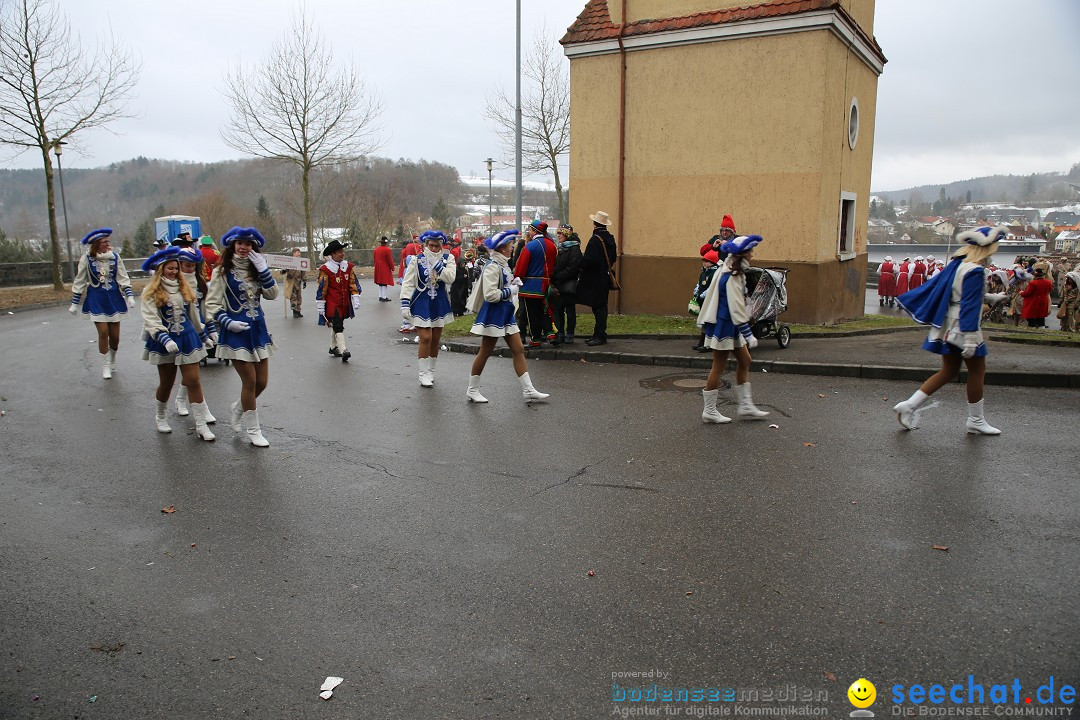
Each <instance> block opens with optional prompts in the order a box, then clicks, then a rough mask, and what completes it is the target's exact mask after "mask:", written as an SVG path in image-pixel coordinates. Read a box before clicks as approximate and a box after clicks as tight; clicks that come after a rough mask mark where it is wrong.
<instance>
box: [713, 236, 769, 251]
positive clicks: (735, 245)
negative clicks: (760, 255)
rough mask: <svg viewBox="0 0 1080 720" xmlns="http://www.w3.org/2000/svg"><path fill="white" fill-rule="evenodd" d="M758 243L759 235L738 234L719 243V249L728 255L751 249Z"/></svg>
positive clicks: (759, 241)
mask: <svg viewBox="0 0 1080 720" xmlns="http://www.w3.org/2000/svg"><path fill="white" fill-rule="evenodd" d="M760 243H761V236H760V235H739V236H738V237H735V238H732V239H731V240H728V241H727V242H725V243H724V244H723V245H721V246H720V251H721V252H726V253H728V254H729V255H741V254H742V253H744V252H746V251H747V250H753V249H754V248H755V247H757V246H758V245H759V244H760Z"/></svg>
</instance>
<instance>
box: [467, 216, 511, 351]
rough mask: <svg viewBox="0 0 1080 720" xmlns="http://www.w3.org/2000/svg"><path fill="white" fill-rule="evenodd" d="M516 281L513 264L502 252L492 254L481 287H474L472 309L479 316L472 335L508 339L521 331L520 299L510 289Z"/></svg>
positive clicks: (470, 304) (482, 277)
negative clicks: (512, 269)
mask: <svg viewBox="0 0 1080 720" xmlns="http://www.w3.org/2000/svg"><path fill="white" fill-rule="evenodd" d="M513 232H514V234H517V231H513ZM513 280H514V273H513V272H512V271H511V270H510V261H509V260H507V258H506V257H505V256H504V255H503V254H502V253H498V252H494V251H492V252H491V259H490V260H489V261H488V263H487V265H485V266H484V271H483V272H482V273H481V274H480V280H479V285H478V286H477V287H473V292H472V295H471V296H470V297H469V310H470V312H474V313H476V321H475V322H474V323H473V326H472V329H471V330H470V332H471V333H472V334H473V335H487V336H489V337H505V336H507V335H516V334H518V333H520V332H521V329H520V328H519V327H518V324H517V319H516V313H517V307H518V301H517V296H516V295H514V294H513V293H512V291H511V290H510V283H511V282H513Z"/></svg>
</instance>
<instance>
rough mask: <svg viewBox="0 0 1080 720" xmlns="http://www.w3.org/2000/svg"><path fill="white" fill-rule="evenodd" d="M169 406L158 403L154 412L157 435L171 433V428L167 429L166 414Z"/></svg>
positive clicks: (167, 420)
mask: <svg viewBox="0 0 1080 720" xmlns="http://www.w3.org/2000/svg"><path fill="white" fill-rule="evenodd" d="M168 411H169V406H168V405H167V404H166V403H163V402H158V403H157V410H156V411H155V412H154V424H155V425H156V426H157V431H158V432H159V433H171V432H172V428H171V427H169V419H168V417H167V413H168Z"/></svg>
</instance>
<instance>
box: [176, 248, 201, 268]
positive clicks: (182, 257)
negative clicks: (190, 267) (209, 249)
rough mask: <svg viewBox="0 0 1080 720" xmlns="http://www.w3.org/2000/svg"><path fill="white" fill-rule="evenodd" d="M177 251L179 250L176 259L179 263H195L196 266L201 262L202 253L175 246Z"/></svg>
mask: <svg viewBox="0 0 1080 720" xmlns="http://www.w3.org/2000/svg"><path fill="white" fill-rule="evenodd" d="M177 249H178V250H180V252H178V253H177V254H176V259H177V260H179V261H180V262H189V263H195V264H196V265H198V264H199V263H201V262H202V261H203V256H202V253H201V252H199V251H198V250H196V249H195V248H182V247H179V246H177Z"/></svg>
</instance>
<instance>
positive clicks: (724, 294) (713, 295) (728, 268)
mask: <svg viewBox="0 0 1080 720" xmlns="http://www.w3.org/2000/svg"><path fill="white" fill-rule="evenodd" d="M760 243H761V237H760V236H759V235H741V236H739V237H737V238H734V239H732V240H729V241H727V242H726V243H724V245H723V246H722V248H723V249H724V252H727V253H730V254H729V255H728V257H727V259H725V260H724V264H723V265H721V266H720V270H719V272H717V274H716V275H714V276H713V281H712V284H710V285H709V289H708V290H707V291H706V293H705V299H704V300H703V301H702V303H701V309H700V310H699V311H698V317H697V324H698V325H700V326H701V329H702V330H704V331H705V347H707V348H710V349H712V350H736V349H738V348H741V347H743V346H744V345H747V344H748V341H749V339H750V338H751V337H752V336H753V331H752V330H751V328H750V315H749V313H748V312H747V309H746V274H745V272H743V270H745V269H746V268H745V267H741V268H739V269H740V272H738V273H733V271H734V270H735V269H736V268H735V264H736V263H740V264H744V261H743V260H742V259H741V258H738V257H736V255H737V254H739V253H743V252H746V251H747V250H752V249H753V248H754V247H756V246H757V245H759V244H760Z"/></svg>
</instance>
